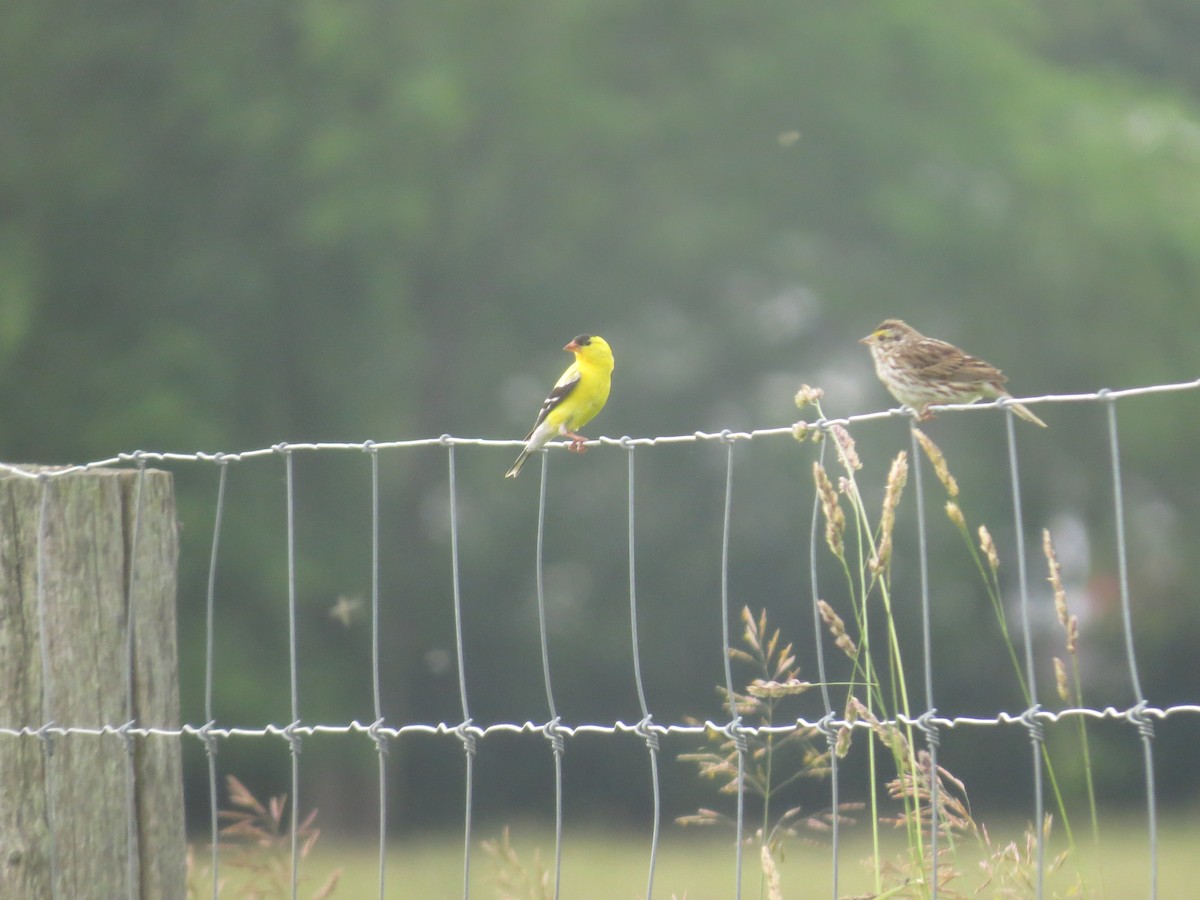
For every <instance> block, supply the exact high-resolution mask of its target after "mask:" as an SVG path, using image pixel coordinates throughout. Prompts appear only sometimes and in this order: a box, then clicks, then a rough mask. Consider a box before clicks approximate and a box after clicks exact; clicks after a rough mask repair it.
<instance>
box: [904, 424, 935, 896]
mask: <svg viewBox="0 0 1200 900" xmlns="http://www.w3.org/2000/svg"><path fill="white" fill-rule="evenodd" d="M908 430H909V436H910V438H911V439H912V472H913V492H914V493H915V494H916V495H917V558H918V562H919V573H920V582H921V647H922V651H923V654H924V655H923V660H924V665H925V712H924V713H923V714H922V715H921V717H920V718H919V719H918V720H917V721H918V724H919V725H920V728H921V732H922V733H923V734H924V735H925V744H926V746H927V747H928V748H929V860H930V861H929V891H930V897H931V898H932V900H937V896H938V816H939V814H940V811H941V810H940V798H939V796H938V791H939V790H940V787H941V785H940V783H939V780H938V759H937V757H938V753H937V751H938V732H937V726H936V725H934V724H933V721H932V719H933V716H934V714H935V713H936V711H937V710H936V709H934V706H933V637H932V629H931V626H930V614H929V541H928V534H927V532H926V523H925V491H924V488H923V487H922V484H921V453H920V448H919V446H918V443H917V429H916V427H915V426H913V425H910V427H909V429H908ZM917 802H918V803H919V802H920V795H919V794H918V795H917ZM919 821H920V818H919V817H918V822H919Z"/></svg>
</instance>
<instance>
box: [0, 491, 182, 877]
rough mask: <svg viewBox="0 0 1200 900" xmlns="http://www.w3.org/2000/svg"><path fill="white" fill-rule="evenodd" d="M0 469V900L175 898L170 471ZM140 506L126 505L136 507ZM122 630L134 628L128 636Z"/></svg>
mask: <svg viewBox="0 0 1200 900" xmlns="http://www.w3.org/2000/svg"><path fill="white" fill-rule="evenodd" d="M31 470H33V471H39V472H41V473H43V474H42V477H41V478H38V479H33V478H28V477H23V476H17V475H11V474H8V475H3V476H0V727H3V728H6V729H14V730H19V729H22V728H26V729H29V730H30V731H32V732H37V731H38V730H39V729H41V728H42V726H45V725H47V724H48V723H51V722H52V723H54V725H55V726H59V727H62V728H85V729H95V728H103V727H104V726H109V727H110V728H111V729H114V730H113V731H110V732H109V733H103V734H78V733H69V734H59V735H54V734H53V732H52V731H51V730H50V729H48V728H47V729H45V730H43V731H41V733H40V734H22V735H19V736H14V735H11V734H3V733H0V896H4V897H22V898H41V897H51V896H56V897H64V898H65V897H72V898H76V897H78V898H88V897H96V898H126V897H140V898H144V900H151V898H155V900H157V898H170V897H182V896H184V893H185V880H186V862H185V858H186V834H185V831H184V814H183V784H182V768H181V759H180V739H179V738H178V737H176V736H158V735H143V736H135V735H130V734H127V733H123V732H118V731H116V730H115V729H119V728H120V727H121V726H122V725H124V724H125V723H127V722H131V721H132V722H133V723H134V724H135V726H136V727H139V728H155V727H156V728H178V726H179V672H178V660H177V652H176V650H177V646H176V634H175V580H176V571H175V567H176V561H177V558H178V540H177V532H176V520H175V498H174V492H173V484H172V478H171V474H170V473H169V472H161V471H155V470H146V471H145V473H144V475H142V474H141V473H139V472H138V471H130V470H116V469H103V470H102V469H97V470H92V471H86V472H75V473H71V474H66V475H59V476H55V475H52V474H50V473H51V472H52V470H50V469H44V468H36V467H35V468H32V469H31ZM139 510H140V512H139ZM130 628H132V632H131V631H130Z"/></svg>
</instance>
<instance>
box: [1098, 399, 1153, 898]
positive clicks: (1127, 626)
mask: <svg viewBox="0 0 1200 900" xmlns="http://www.w3.org/2000/svg"><path fill="white" fill-rule="evenodd" d="M1101 393H1104V392H1101ZM1107 405H1108V446H1109V453H1110V455H1111V458H1112V482H1113V518H1114V520H1115V524H1116V539H1117V573H1118V576H1119V579H1120V585H1121V587H1120V589H1121V624H1122V627H1123V630H1124V633H1125V658H1126V660H1127V662H1128V665H1129V680H1130V683H1131V685H1132V687H1133V694H1134V703H1135V706H1134V710H1135V712H1134V718H1133V721H1134V722H1135V723H1136V724H1137V728H1138V733H1139V735H1140V736H1141V740H1142V762H1143V771H1144V773H1145V779H1146V817H1147V828H1148V831H1149V839H1150V897H1151V898H1155V897H1157V896H1158V809H1157V805H1158V804H1157V789H1156V787H1155V781H1154V748H1153V740H1154V724H1153V722H1152V721H1151V720H1150V718H1149V717H1148V716H1147V715H1146V714H1145V707H1146V695H1145V694H1144V693H1143V692H1142V679H1141V675H1140V674H1139V672H1138V665H1137V655H1136V653H1135V651H1134V646H1133V615H1132V612H1131V609H1130V607H1131V604H1130V601H1129V564H1128V546H1127V544H1126V541H1125V500H1124V491H1123V490H1122V487H1121V450H1120V442H1119V437H1118V430H1117V404H1116V400H1115V399H1113V398H1111V397H1109V398H1108V404H1107Z"/></svg>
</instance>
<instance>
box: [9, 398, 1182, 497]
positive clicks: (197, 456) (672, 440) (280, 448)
mask: <svg viewBox="0 0 1200 900" xmlns="http://www.w3.org/2000/svg"><path fill="white" fill-rule="evenodd" d="M1197 389H1200V378H1198V379H1196V380H1195V381H1182V382H1176V383H1172V384H1159V385H1152V386H1149V387H1135V388H1123V389H1120V390H1108V389H1103V390H1100V391H1095V392H1092V393H1084V394H1043V395H1041V396H1038V397H1024V398H1019V399H1018V398H1012V399H1004V400H995V401H991V402H988V403H948V404H945V405H936V404H935V405H931V406H930V407H929V410H930V411H931V412H983V411H986V410H989V409H994V408H996V407H1001V408H1004V407H1007V406H1009V405H1011V404H1015V403H1019V404H1021V405H1022V406H1036V405H1038V404H1041V403H1095V402H1097V401H1112V400H1123V399H1125V398H1129V397H1143V396H1147V395H1150V394H1164V393H1174V392H1176V391H1189V390H1197ZM911 415H912V411H911V410H908V409H905V408H894V409H888V410H881V411H879V412H873V413H860V414H856V415H852V416H843V417H829V418H823V419H817V420H815V421H812V422H805V423H803V424H804V426H805V427H806V428H810V429H818V430H823V429H827V428H828V427H829V426H832V425H856V424H860V423H863V422H876V421H879V420H881V419H894V418H910V417H911ZM799 424H800V423H797V425H799ZM797 425H785V426H781V427H776V428H757V429H754V430H752V431H733V430H730V429H726V430H723V431H694V432H692V433H691V434H673V435H662V436H660V437H637V438H635V437H629V436H628V435H626V436H624V437H619V438H613V437H598V438H593V439H592V440H589V441H586V442H585V445H586V446H588V447H623V448H626V449H628V448H631V447H661V446H666V445H670V444H692V443H708V442H724V441H735V442H737V441H752V440H757V439H761V438H773V437H782V436H785V435H794V434H795V433H796V428H797ZM451 445H453V446H456V447H523V446H524V445H525V442H524V441H519V440H512V439H500V438H473V437H458V436H455V435H451V434H443V435H441V436H440V437H435V438H415V439H412V440H403V441H373V440H366V441H314V442H302V441H301V442H289V441H281V442H280V443H278V444H272V445H271V446H270V447H259V448H257V449H254V450H241V451H238V452H230V453H227V452H205V451H195V452H192V453H181V452H175V451H168V450H133V451H130V452H128V453H118V454H117V455H115V456H110V457H107V458H105V459H98V460H94V461H92V462H88V463H82V464H80V465H68V466H56V467H54V468H53V469H41V468H39V469H36V470H34V469H29V468H27V467H24V466H18V465H13V464H11V463H3V462H0V473H4V474H8V475H13V476H16V477H19V478H31V479H45V478H55V477H60V476H65V475H71V474H75V473H78V472H87V471H89V470H91V469H99V468H111V467H113V466H120V465H129V464H130V463H134V464H136V463H140V462H143V461H144V462H148V463H149V462H178V463H186V462H199V463H238V462H248V461H250V460H255V459H262V458H264V457H271V456H277V455H281V454H285V453H312V452H330V451H338V450H355V451H360V452H366V453H371V452H378V451H380V450H398V449H413V448H416V447H448V446H451ZM571 446H572V442H569V441H551V442H550V443H548V444H547V445H546V447H547V448H551V449H567V448H569V447H571Z"/></svg>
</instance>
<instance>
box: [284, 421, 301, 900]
mask: <svg viewBox="0 0 1200 900" xmlns="http://www.w3.org/2000/svg"><path fill="white" fill-rule="evenodd" d="M281 451H282V453H283V460H284V466H285V471H286V490H287V583H288V586H287V590H288V663H289V670H290V675H291V678H290V683H291V701H292V722H291V724H290V725H289V726H288V727H287V729H286V730H285V734H284V736H285V737H286V738H287V742H288V749H289V750H290V752H291V758H292V825H291V832H292V833H291V839H292V900H297V898H298V896H299V892H300V834H299V830H300V735H299V734H297V733H296V731H295V728H296V726H297V725H298V724H299V723H300V690H299V674H298V671H297V665H296V482H295V476H294V473H293V467H292V451H291V448H289V447H287V446H285V445H281Z"/></svg>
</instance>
